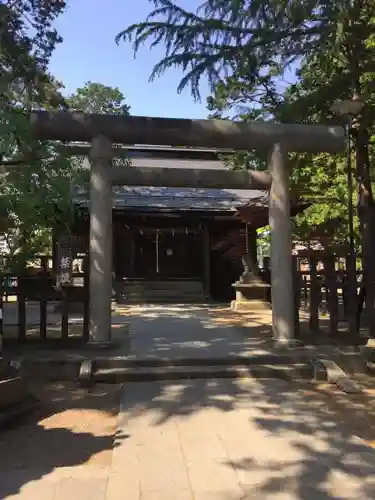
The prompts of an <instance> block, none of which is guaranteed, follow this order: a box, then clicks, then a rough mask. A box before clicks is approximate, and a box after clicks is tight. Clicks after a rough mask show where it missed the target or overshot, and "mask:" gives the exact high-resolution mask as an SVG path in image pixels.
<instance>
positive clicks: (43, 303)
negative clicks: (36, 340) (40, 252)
mask: <svg viewBox="0 0 375 500" xmlns="http://www.w3.org/2000/svg"><path fill="white" fill-rule="evenodd" d="M40 270H41V273H40V274H41V280H42V284H41V287H40V299H39V300H40V302H39V311H40V325H39V328H40V338H41V339H43V340H45V339H46V338H47V279H48V257H41V258H40Z"/></svg>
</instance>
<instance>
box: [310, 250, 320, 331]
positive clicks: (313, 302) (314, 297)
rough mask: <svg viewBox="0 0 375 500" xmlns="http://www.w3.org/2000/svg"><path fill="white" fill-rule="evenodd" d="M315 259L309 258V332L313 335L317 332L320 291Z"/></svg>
mask: <svg viewBox="0 0 375 500" xmlns="http://www.w3.org/2000/svg"><path fill="white" fill-rule="evenodd" d="M316 266H317V258H316V257H315V256H310V258H309V271H310V320H309V325H310V330H311V331H312V332H314V333H316V332H318V330H319V302H320V293H319V292H320V290H319V287H320V285H319V283H318V275H317V269H316Z"/></svg>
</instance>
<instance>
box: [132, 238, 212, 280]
mask: <svg viewBox="0 0 375 500" xmlns="http://www.w3.org/2000/svg"><path fill="white" fill-rule="evenodd" d="M134 240H135V241H134V247H135V248H134V252H135V259H134V260H135V262H134V276H135V277H144V278H151V279H170V278H177V279H178V278H196V277H199V276H200V275H201V272H202V270H201V267H202V266H201V265H199V264H200V262H199V260H198V262H197V260H196V253H197V252H196V251H195V250H197V249H198V251H199V247H200V246H201V241H200V238H199V234H197V233H194V232H192V231H190V232H189V230H188V229H184V228H173V229H167V230H160V229H151V228H150V229H142V230H141V231H139V232H137V233H136V234H135V238H134Z"/></svg>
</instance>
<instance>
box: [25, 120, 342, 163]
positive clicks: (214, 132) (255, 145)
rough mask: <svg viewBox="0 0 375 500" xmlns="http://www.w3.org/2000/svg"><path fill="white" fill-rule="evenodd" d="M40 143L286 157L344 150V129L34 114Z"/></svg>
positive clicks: (33, 122)
mask: <svg viewBox="0 0 375 500" xmlns="http://www.w3.org/2000/svg"><path fill="white" fill-rule="evenodd" d="M30 120H31V124H32V128H33V130H34V133H35V135H36V137H37V138H38V139H44V140H56V141H71V142H74V141H75V142H90V141H91V139H92V138H93V137H94V136H96V135H105V136H107V137H108V138H109V139H110V140H111V141H112V142H114V143H121V144H133V145H134V144H153V145H164V146H165V145H168V146H189V147H197V148H199V147H205V148H224V149H236V150H251V149H256V150H270V149H271V148H272V146H273V145H274V144H275V143H280V144H282V145H283V147H284V148H285V149H286V150H287V151H289V152H293V151H295V152H329V153H338V152H342V151H344V146H345V134H344V129H343V128H342V127H333V126H332V127H330V126H325V125H295V124H293V125H288V124H276V123H266V122H260V121H259V122H258V121H256V122H250V123H244V122H234V121H228V120H189V119H178V118H149V117H143V116H118V115H98V114H84V113H77V112H68V111H58V112H47V111H34V112H32V113H31V116H30Z"/></svg>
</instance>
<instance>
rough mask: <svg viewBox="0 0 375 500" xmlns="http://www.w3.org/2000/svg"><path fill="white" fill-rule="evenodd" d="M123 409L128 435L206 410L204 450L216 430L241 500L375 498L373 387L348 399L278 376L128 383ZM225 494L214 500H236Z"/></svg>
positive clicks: (327, 388) (221, 458)
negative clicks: (255, 499) (234, 475)
mask: <svg viewBox="0 0 375 500" xmlns="http://www.w3.org/2000/svg"><path fill="white" fill-rule="evenodd" d="M123 410H124V411H125V414H126V418H127V422H128V425H129V427H127V429H128V431H129V434H130V436H133V438H135V437H136V434H137V432H138V430H139V426H140V425H144V426H146V427H147V428H148V429H150V428H154V429H155V430H156V431H157V430H158V429H159V431H158V432H160V433H161V434H163V432H166V430H168V428H169V427H168V426H169V425H170V424H171V423H172V422H174V424H175V425H177V426H181V428H182V429H183V426H184V425H186V422H189V421H194V419H197V417H199V415H203V414H205V416H204V420H205V431H204V433H203V432H202V431H201V432H199V431H198V440H199V439H201V447H202V453H203V451H204V447H206V446H207V447H209V446H211V444H210V443H212V442H213V434H215V435H216V436H217V440H218V441H220V442H221V444H222V446H223V449H224V450H225V458H224V454H222V455H221V456H219V457H217V461H219V462H220V466H221V467H222V469H221V470H222V471H223V468H228V469H229V470H233V469H234V470H235V471H236V474H237V476H238V477H239V483H240V485H241V487H242V489H243V492H244V494H245V493H246V495H247V496H246V497H243V498H249V499H250V498H257V499H266V498H267V499H271V498H272V499H278V498H279V496H278V495H280V500H281V498H282V499H283V500H284V499H285V500H287V499H288V500H292V499H293V500H317V499H319V500H338V499H344V498H345V499H348V498H360V499H361V500H367V499H368V500H369V499H373V498H375V476H374V474H375V451H374V450H373V449H372V442H373V441H374V440H375V425H374V422H375V405H374V402H373V394H372V389H369V390H368V392H366V391H365V392H364V393H363V394H361V395H356V396H349V395H344V394H343V393H340V392H339V391H338V390H336V389H335V388H334V387H332V386H330V385H327V386H320V387H316V386H313V385H312V384H307V383H293V382H286V381H282V380H273V381H272V380H267V381H266V380H263V381H262V380H256V381H249V382H246V381H239V380H228V379H225V380H192V381H184V382H183V383H175V384H165V383H156V382H155V383H148V384H137V385H135V384H130V385H129V387H128V389H127V390H126V391H125V394H124V398H123ZM197 421H198V420H197ZM132 422H133V424H134V428H132ZM142 422H143V424H141V423H142ZM203 455H204V453H203ZM215 470H216V469H215ZM217 471H218V472H217V474H218V475H220V469H217ZM223 473H225V471H223ZM281 494H284V495H285V496H282V495H281ZM228 495H229V496H225V495H224V494H223V496H222V497H220V496H219V495H218V496H217V497H215V498H218V499H220V500H221V498H222V500H238V499H239V498H240V497H239V496H230V494H228ZM241 498H242V497H241Z"/></svg>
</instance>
